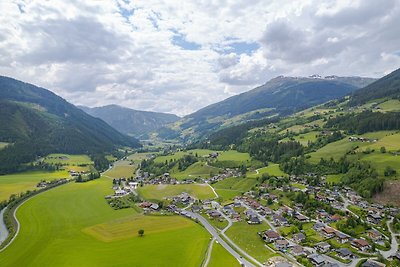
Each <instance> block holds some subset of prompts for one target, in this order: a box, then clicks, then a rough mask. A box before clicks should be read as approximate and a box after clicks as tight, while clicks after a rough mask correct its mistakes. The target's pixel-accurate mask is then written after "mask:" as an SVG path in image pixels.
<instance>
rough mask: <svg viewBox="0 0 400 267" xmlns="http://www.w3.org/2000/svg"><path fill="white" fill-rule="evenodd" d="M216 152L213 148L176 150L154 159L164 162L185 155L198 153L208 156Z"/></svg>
mask: <svg viewBox="0 0 400 267" xmlns="http://www.w3.org/2000/svg"><path fill="white" fill-rule="evenodd" d="M212 152H214V151H213V150H208V149H193V150H188V151H178V152H175V153H173V154H171V155H166V156H158V157H157V158H155V159H154V162H156V163H164V162H165V161H170V160H178V159H180V158H183V156H185V155H189V154H192V155H196V154H197V155H198V156H199V157H204V156H207V155H208V154H210V153H212Z"/></svg>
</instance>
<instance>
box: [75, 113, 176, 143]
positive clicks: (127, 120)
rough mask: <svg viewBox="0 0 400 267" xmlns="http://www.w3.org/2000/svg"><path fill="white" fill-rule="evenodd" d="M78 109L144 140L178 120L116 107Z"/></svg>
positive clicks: (172, 116) (163, 115)
mask: <svg viewBox="0 0 400 267" xmlns="http://www.w3.org/2000/svg"><path fill="white" fill-rule="evenodd" d="M79 108H80V109H82V110H83V111H85V112H86V113H88V114H89V115H92V116H93V117H97V118H100V119H102V120H104V121H105V122H107V123H108V124H110V125H111V126H112V127H114V128H115V129H117V130H118V131H120V132H121V133H124V134H128V135H132V136H135V137H138V138H146V135H147V134H149V133H151V132H154V131H155V130H157V129H159V128H161V127H163V126H165V125H167V124H169V123H173V122H176V121H178V120H179V119H180V118H179V117H178V116H176V115H174V114H167V113H159V112H150V111H140V110H134V109H130V108H125V107H121V106H118V105H109V106H104V107H95V108H89V107H83V106H79Z"/></svg>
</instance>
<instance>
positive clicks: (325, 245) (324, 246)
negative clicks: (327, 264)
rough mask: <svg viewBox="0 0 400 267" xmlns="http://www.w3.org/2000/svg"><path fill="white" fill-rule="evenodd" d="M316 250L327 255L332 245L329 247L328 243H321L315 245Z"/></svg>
mask: <svg viewBox="0 0 400 267" xmlns="http://www.w3.org/2000/svg"><path fill="white" fill-rule="evenodd" d="M315 248H316V249H317V250H318V251H320V252H322V253H326V252H328V251H329V249H330V248H331V245H329V244H328V243H327V242H319V243H317V244H315Z"/></svg>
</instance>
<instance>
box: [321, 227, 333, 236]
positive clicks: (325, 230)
mask: <svg viewBox="0 0 400 267" xmlns="http://www.w3.org/2000/svg"><path fill="white" fill-rule="evenodd" d="M321 233H322V234H323V235H324V236H326V237H327V238H331V237H333V236H334V235H335V233H336V230H335V229H333V228H331V227H324V228H322V230H321Z"/></svg>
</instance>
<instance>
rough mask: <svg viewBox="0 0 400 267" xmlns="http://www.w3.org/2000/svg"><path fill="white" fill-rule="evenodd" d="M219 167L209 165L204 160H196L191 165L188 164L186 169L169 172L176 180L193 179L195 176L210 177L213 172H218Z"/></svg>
mask: <svg viewBox="0 0 400 267" xmlns="http://www.w3.org/2000/svg"><path fill="white" fill-rule="evenodd" d="M220 170H221V169H219V168H216V167H213V166H209V165H208V164H206V163H205V162H196V163H194V164H192V165H190V166H189V167H188V168H187V169H186V170H184V171H181V172H174V171H172V172H171V176H173V177H175V178H176V179H178V180H183V179H194V178H197V177H200V178H208V177H211V176H213V175H215V174H218V172H219V171H220Z"/></svg>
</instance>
